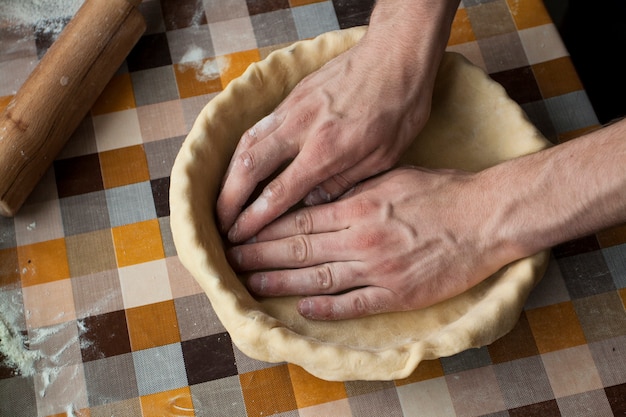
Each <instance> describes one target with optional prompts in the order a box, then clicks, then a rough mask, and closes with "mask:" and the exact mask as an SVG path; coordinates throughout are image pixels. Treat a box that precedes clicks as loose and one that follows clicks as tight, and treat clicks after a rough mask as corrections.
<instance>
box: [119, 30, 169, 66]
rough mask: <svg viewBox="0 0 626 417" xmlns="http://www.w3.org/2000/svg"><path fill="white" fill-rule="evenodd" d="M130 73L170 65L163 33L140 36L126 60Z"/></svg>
mask: <svg viewBox="0 0 626 417" xmlns="http://www.w3.org/2000/svg"><path fill="white" fill-rule="evenodd" d="M126 63H127V64H128V70H129V71H130V72H135V71H141V70H146V69H151V68H157V67H164V66H167V65H172V58H171V57H170V48H169V44H168V43H167V36H166V35H165V33H153V34H151V35H144V36H142V37H141V38H140V39H139V41H138V42H137V44H136V45H135V47H134V48H133V49H132V50H131V51H130V53H129V54H128V57H127V58H126Z"/></svg>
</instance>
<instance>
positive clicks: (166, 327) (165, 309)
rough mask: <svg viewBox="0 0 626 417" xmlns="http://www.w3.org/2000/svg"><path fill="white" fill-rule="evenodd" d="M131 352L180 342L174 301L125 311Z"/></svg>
mask: <svg viewBox="0 0 626 417" xmlns="http://www.w3.org/2000/svg"><path fill="white" fill-rule="evenodd" d="M126 321H127V323H128V334H129V336H130V346H131V348H132V350H133V351H137V350H142V349H150V348H153V347H157V346H164V345H169V344H172V343H177V342H180V334H179V332H178V319H177V318H176V309H175V308H174V301H173V300H169V301H163V302H160V303H155V304H148V305H145V306H141V307H134V308H129V309H127V310H126Z"/></svg>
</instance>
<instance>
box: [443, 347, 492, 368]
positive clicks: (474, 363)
mask: <svg viewBox="0 0 626 417" xmlns="http://www.w3.org/2000/svg"><path fill="white" fill-rule="evenodd" d="M440 361H441V366H442V367H443V371H444V372H445V373H446V375H449V374H455V373H457V372H462V371H467V370H469V369H474V368H481V367H483V366H488V365H491V357H490V356H489V351H488V350H487V348H486V347H482V348H479V349H468V350H465V351H463V352H460V353H457V354H456V355H453V356H449V357H447V358H441V359H440Z"/></svg>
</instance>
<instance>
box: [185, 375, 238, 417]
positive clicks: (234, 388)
mask: <svg viewBox="0 0 626 417" xmlns="http://www.w3.org/2000/svg"><path fill="white" fill-rule="evenodd" d="M190 389H191V398H192V400H193V408H194V410H195V412H196V416H197V417H231V416H245V415H246V405H245V403H244V399H243V394H242V392H241V385H240V383H239V376H238V375H233V376H229V377H226V378H221V379H217V380H214V381H208V382H203V383H201V384H196V385H192V386H191V388H190Z"/></svg>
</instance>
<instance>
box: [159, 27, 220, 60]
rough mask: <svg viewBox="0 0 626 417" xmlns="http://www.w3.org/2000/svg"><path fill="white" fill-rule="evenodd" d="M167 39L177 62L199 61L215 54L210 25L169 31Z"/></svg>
mask: <svg viewBox="0 0 626 417" xmlns="http://www.w3.org/2000/svg"><path fill="white" fill-rule="evenodd" d="M167 41H168V43H169V46H170V55H171V56H172V62H173V63H175V64H178V63H181V62H197V61H199V60H202V59H205V58H209V57H212V56H214V55H215V52H214V49H213V42H212V41H211V32H210V31H209V27H208V25H201V26H191V27H188V28H184V29H177V30H173V31H170V32H167Z"/></svg>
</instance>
